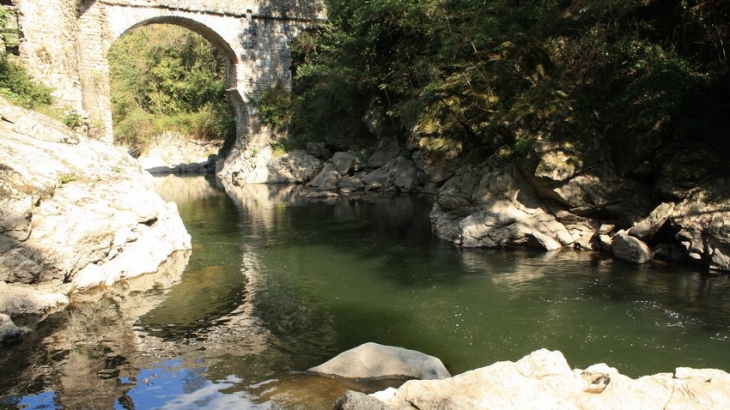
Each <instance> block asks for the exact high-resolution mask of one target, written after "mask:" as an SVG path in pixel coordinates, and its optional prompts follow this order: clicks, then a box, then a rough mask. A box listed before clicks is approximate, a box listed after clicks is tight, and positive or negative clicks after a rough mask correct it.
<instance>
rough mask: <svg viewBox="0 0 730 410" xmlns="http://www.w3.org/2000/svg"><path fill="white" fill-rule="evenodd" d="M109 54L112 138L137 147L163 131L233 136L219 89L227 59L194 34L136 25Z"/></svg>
mask: <svg viewBox="0 0 730 410" xmlns="http://www.w3.org/2000/svg"><path fill="white" fill-rule="evenodd" d="M108 58H109V64H110V71H111V88H112V103H113V116H114V126H115V129H114V134H115V139H116V140H117V142H119V143H123V144H126V145H130V146H132V148H134V149H135V150H137V151H140V150H143V149H144V146H145V144H146V143H147V142H149V141H150V140H151V139H153V138H154V137H156V136H157V135H159V134H160V133H161V132H163V131H166V130H172V131H177V132H180V133H182V134H187V135H191V136H192V137H193V138H197V139H229V138H232V137H235V119H234V116H233V113H232V111H231V107H230V103H229V102H228V101H227V100H226V97H225V94H224V91H225V70H226V60H225V58H224V56H223V54H222V53H221V52H220V51H218V50H217V49H216V48H215V47H214V46H213V45H211V44H210V43H209V42H207V41H206V40H205V39H204V38H202V37H201V36H199V35H198V34H196V33H194V32H192V31H189V30H187V29H184V28H181V27H177V26H174V25H151V26H145V27H140V28H137V29H134V30H132V31H131V32H129V33H127V34H125V35H124V36H122V37H121V38H120V39H119V40H117V42H116V43H114V45H113V47H112V49H111V50H110V52H109V56H108Z"/></svg>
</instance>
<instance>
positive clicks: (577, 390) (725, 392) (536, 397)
mask: <svg viewBox="0 0 730 410" xmlns="http://www.w3.org/2000/svg"><path fill="white" fill-rule="evenodd" d="M727 403H730V374H728V373H726V372H724V371H722V370H716V369H691V368H685V367H680V368H677V369H676V370H675V371H674V373H660V374H656V375H652V376H644V377H640V378H638V379H632V378H630V377H628V376H624V375H622V374H620V373H619V372H618V370H617V369H615V368H612V367H609V366H608V365H606V364H595V365H592V366H589V367H588V368H586V369H585V370H581V369H573V368H571V367H570V365H569V364H568V362H567V361H566V359H565V357H564V356H563V354H562V353H560V352H558V351H548V350H545V349H542V350H538V351H535V352H533V353H531V354H529V355H527V356H525V357H524V358H522V359H520V360H518V361H517V362H498V363H495V364H492V365H490V366H487V367H483V368H481V369H477V370H473V371H469V372H466V373H463V374H460V375H457V376H454V377H451V378H444V379H441V380H411V381H408V382H406V383H405V384H404V385H402V386H401V387H400V388H398V389H394V388H390V389H387V390H383V391H380V392H377V393H374V394H371V395H365V394H362V393H355V392H352V391H349V392H348V393H347V394H346V395H345V396H344V397H343V398H341V399H340V400H339V401H338V402H337V404H336V405H335V409H336V410H412V409H420V410H442V409H520V410H529V409H539V410H545V409H576V410H577V409H599V408H600V409H698V410H699V409H720V408H725V407H726V406H727Z"/></svg>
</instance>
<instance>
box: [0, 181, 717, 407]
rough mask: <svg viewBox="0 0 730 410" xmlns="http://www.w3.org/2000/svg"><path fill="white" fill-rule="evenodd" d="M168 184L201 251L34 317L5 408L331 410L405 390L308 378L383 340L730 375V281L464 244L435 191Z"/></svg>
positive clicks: (452, 359) (8, 355)
mask: <svg viewBox="0 0 730 410" xmlns="http://www.w3.org/2000/svg"><path fill="white" fill-rule="evenodd" d="M159 181H160V183H159V190H160V192H161V194H162V195H163V196H164V197H165V198H166V199H167V200H171V201H175V202H177V203H178V208H179V210H180V214H181V215H182V217H183V219H184V221H185V223H186V226H187V227H188V230H189V231H190V233H191V234H192V237H193V252H192V254H190V255H187V254H182V255H178V256H177V257H176V259H174V260H172V261H171V262H170V263H169V264H168V265H169V266H168V267H167V269H166V270H165V272H166V273H164V274H161V275H157V276H150V277H148V278H146V279H144V280H143V281H142V282H138V281H135V282H130V283H125V284H122V285H120V286H116V287H113V288H107V289H103V290H99V291H98V292H95V293H94V292H92V293H90V294H86V295H79V296H78V297H76V300H75V301H74V302H73V304H72V305H71V306H70V307H69V308H68V309H66V310H65V311H63V312H60V313H56V314H53V315H51V316H49V317H48V318H45V320H43V321H41V322H40V323H34V322H33V321H32V320H30V319H29V322H28V325H29V326H32V327H34V328H35V332H34V333H33V334H32V335H31V336H30V337H29V338H28V339H26V340H25V341H24V342H23V343H22V344H21V345H18V346H14V347H12V348H4V349H2V350H0V366H2V369H0V409H3V408H11V409H15V408H79V407H84V408H89V407H90V408H99V409H106V408H117V409H131V408H135V409H147V408H165V409H177V408H180V409H189V408H238V409H241V408H244V409H246V408H247V409H274V408H277V409H279V408H283V409H323V408H330V406H331V404H332V403H333V401H334V400H335V399H336V398H337V397H338V396H340V395H341V394H343V393H344V391H345V389H347V388H352V389H356V390H361V391H366V392H367V391H373V390H377V389H381V388H384V387H386V386H388V385H393V384H395V385H397V384H398V383H399V382H398V381H390V382H389V381H384V382H381V383H361V384H355V383H352V382H345V381H342V380H336V379H329V378H322V377H317V376H313V375H308V374H306V373H303V372H302V371H304V370H306V369H307V368H309V367H311V366H314V365H317V364H319V363H321V362H323V361H325V360H327V359H329V358H330V357H332V356H334V355H336V354H337V353H339V352H341V351H342V350H345V349H349V348H351V347H354V346H356V345H359V344H361V343H364V342H367V341H375V342H379V343H383V344H391V345H398V346H403V347H407V348H411V349H416V350H420V351H423V352H426V353H429V354H432V355H435V356H437V357H439V358H441V359H442V360H443V361H444V363H445V364H446V365H447V367H449V369H450V370H451V371H452V373H460V372H463V371H466V370H469V369H473V368H476V367H480V366H484V365H488V364H490V363H493V362H495V361H500V360H516V359H519V358H521V357H522V356H524V355H526V354H528V353H529V352H531V351H533V350H536V349H539V348H542V347H546V348H549V349H559V350H561V351H562V352H563V353H564V354H565V355H566V357H567V359H568V361H569V363H570V364H571V366H573V367H585V366H587V365H590V364H593V363H598V362H606V363H608V364H610V365H611V366H614V367H617V368H618V369H619V370H620V371H621V372H622V373H624V374H628V375H630V376H634V377H636V376H639V375H642V374H648V373H656V372H671V371H673V369H674V368H675V367H677V366H691V367H718V368H721V369H724V370H730V355H728V354H727V352H728V351H729V349H728V348H729V347H730V283H729V281H728V277H727V276H718V277H710V276H704V275H701V274H700V273H698V272H697V271H696V270H693V269H692V268H688V267H678V266H661V265H656V266H641V267H636V266H630V265H626V264H623V263H620V262H616V261H613V260H611V259H607V258H604V257H602V256H601V255H596V254H592V253H585V252H573V251H562V252H552V253H542V252H533V251H530V250H524V249H522V250H480V249H457V248H455V247H453V246H452V245H450V244H448V243H444V242H442V241H439V240H437V239H435V238H433V237H432V236H431V229H430V223H429V220H428V212H429V210H430V207H431V203H430V202H429V200H427V199H418V198H415V197H400V198H389V197H384V196H366V197H350V198H343V199H342V200H340V201H338V202H333V203H327V202H308V201H306V200H305V199H304V198H302V195H301V192H300V191H299V190H298V189H297V188H296V187H281V186H279V187H267V186H251V185H249V186H247V187H243V188H230V189H229V192H228V196H227V195H226V193H225V192H224V191H223V190H222V188H221V187H220V186H218V183H217V182H216V181H215V180H206V179H204V178H202V177H197V178H174V177H169V178H166V179H161V180H159ZM183 267H184V273H183V274H182V276H180V273H182V272H183ZM155 281H156V282H159V283H158V284H156V285H153V283H152V282H155ZM36 321H37V320H36Z"/></svg>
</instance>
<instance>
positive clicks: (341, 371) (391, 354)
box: [309, 343, 450, 380]
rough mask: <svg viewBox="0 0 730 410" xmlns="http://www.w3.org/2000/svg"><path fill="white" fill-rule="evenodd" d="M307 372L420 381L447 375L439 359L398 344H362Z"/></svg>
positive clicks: (356, 377) (441, 377)
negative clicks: (396, 345) (397, 345)
mask: <svg viewBox="0 0 730 410" xmlns="http://www.w3.org/2000/svg"><path fill="white" fill-rule="evenodd" d="M309 371H310V372H314V373H319V374H325V375H334V376H339V377H344V378H349V379H387V378H398V377H405V378H416V379H423V380H434V379H443V378H447V377H450V374H449V372H448V371H447V370H446V368H445V367H444V365H443V363H441V360H439V359H437V358H435V357H433V356H429V355H427V354H424V353H421V352H417V351H415V350H408V349H404V348H401V347H393V346H384V345H380V344H377V343H365V344H362V345H360V346H358V347H356V348H353V349H350V350H347V351H345V352H342V353H340V354H339V355H337V356H336V357H335V358H333V359H331V360H329V361H327V362H326V363H324V364H321V365H319V366H316V367H313V368H311V369H309Z"/></svg>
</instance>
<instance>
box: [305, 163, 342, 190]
mask: <svg viewBox="0 0 730 410" xmlns="http://www.w3.org/2000/svg"><path fill="white" fill-rule="evenodd" d="M341 177H342V176H341V175H340V173H339V172H337V170H336V169H335V166H334V165H332V164H327V165H325V166H324V168H323V169H322V171H321V172H320V173H319V174H317V176H316V177H314V179H313V180H311V181H310V182H309V183H308V184H307V186H309V187H312V188H317V189H319V190H320V191H334V190H336V189H337V183H338V182H339V181H340V178H341Z"/></svg>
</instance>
